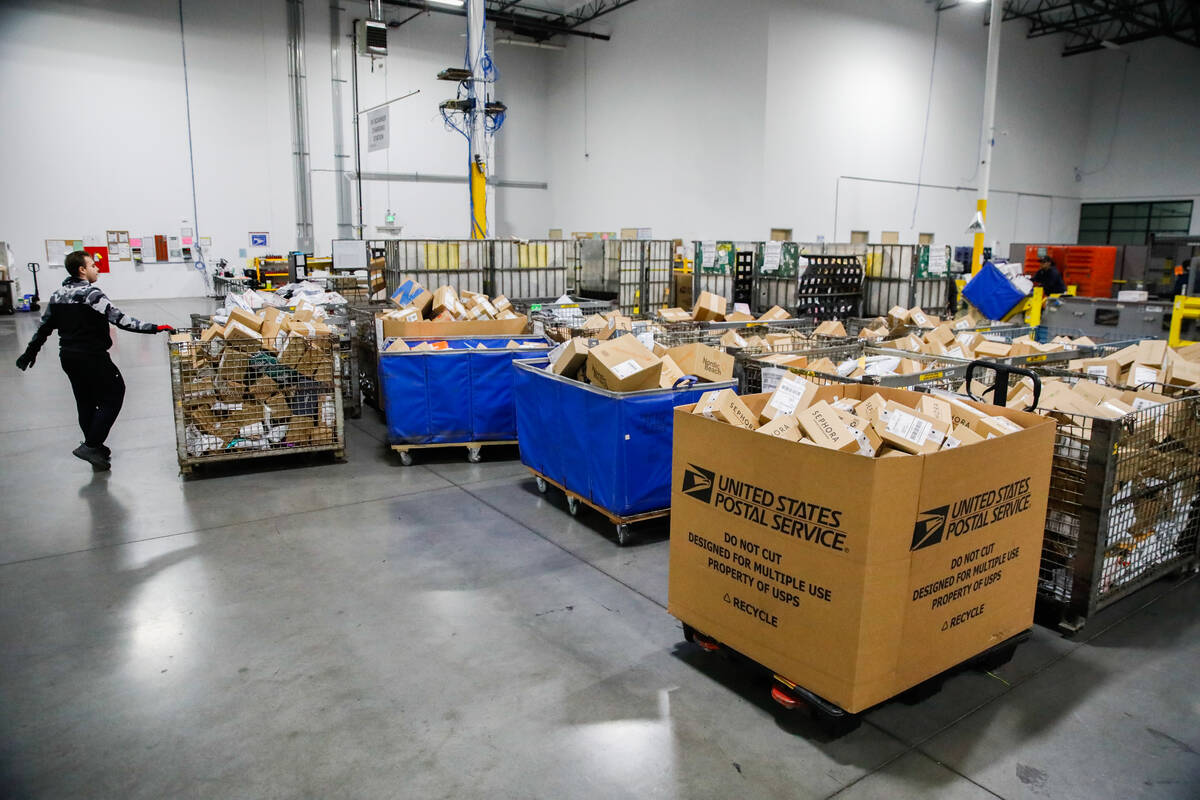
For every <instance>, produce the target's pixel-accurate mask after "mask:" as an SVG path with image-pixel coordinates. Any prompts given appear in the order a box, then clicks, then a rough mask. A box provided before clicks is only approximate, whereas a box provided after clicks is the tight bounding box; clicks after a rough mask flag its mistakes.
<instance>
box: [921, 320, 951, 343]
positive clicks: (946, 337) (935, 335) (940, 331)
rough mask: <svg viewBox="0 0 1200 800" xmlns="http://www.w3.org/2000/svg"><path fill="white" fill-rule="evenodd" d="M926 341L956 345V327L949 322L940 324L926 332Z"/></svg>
mask: <svg viewBox="0 0 1200 800" xmlns="http://www.w3.org/2000/svg"><path fill="white" fill-rule="evenodd" d="M925 341H927V342H937V343H938V344H940V345H942V346H943V347H946V348H950V347H953V346H954V328H953V326H951V325H950V324H949V323H945V324H942V325H938V326H937V327H936V328H934V329H933V330H931V331H930V332H929V333H927V334H925Z"/></svg>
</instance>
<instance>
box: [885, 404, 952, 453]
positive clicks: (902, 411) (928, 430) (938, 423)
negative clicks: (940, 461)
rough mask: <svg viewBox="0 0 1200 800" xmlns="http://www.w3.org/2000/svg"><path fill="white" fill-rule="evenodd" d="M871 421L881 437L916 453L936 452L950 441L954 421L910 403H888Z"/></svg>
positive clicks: (893, 445) (891, 443) (895, 445)
mask: <svg viewBox="0 0 1200 800" xmlns="http://www.w3.org/2000/svg"><path fill="white" fill-rule="evenodd" d="M871 424H872V425H873V426H874V427H875V432H876V433H877V434H879V438H881V439H882V440H883V441H885V442H887V443H888V444H889V445H891V446H892V447H893V448H895V449H896V450H903V451H905V452H907V453H912V454H914V455H926V454H929V453H935V452H937V451H938V449H939V448H941V446H942V443H943V442H944V441H946V434H947V433H949V432H950V427H951V424H950V423H948V422H944V421H942V420H939V419H934V418H933V417H930V416H928V415H926V414H922V413H921V412H920V411H917V410H916V409H915V408H911V407H909V406H905V405H900V404H893V403H888V405H887V408H886V409H885V410H884V411H882V412H880V413H879V414H878V415H877V416H875V417H874V418H872V420H871Z"/></svg>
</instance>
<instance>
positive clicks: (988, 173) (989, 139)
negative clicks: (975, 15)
mask: <svg viewBox="0 0 1200 800" xmlns="http://www.w3.org/2000/svg"><path fill="white" fill-rule="evenodd" d="M1003 6H1004V3H1003V2H1002V0H992V8H991V17H990V21H989V23H988V51H987V68H986V70H985V72H984V81H983V132H982V134H983V146H982V147H981V148H980V153H981V154H982V155H981V159H982V160H981V161H980V164H979V167H980V171H979V199H978V200H977V201H976V202H975V219H974V221H972V223H971V230H973V231H974V232H975V237H974V239H975V241H974V243H973V246H972V248H971V274H972V275H974V274H975V273H976V272H979V270H980V269H981V268H982V267H983V238H984V235H985V233H986V230H987V225H986V223H987V204H988V189H989V188H990V186H991V182H992V151H993V150H994V149H995V147H996V83H997V81H998V79H999V75H1000V26H1001V25H1002V24H1003V23H1002V20H1001V17H1002V15H1003Z"/></svg>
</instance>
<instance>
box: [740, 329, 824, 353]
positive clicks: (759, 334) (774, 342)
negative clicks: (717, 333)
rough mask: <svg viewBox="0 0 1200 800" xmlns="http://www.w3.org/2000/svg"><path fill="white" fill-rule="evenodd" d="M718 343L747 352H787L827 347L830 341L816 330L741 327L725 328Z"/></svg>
mask: <svg viewBox="0 0 1200 800" xmlns="http://www.w3.org/2000/svg"><path fill="white" fill-rule="evenodd" d="M822 324H828V323H822ZM718 343H719V344H720V345H721V346H722V347H724V348H726V349H736V350H740V351H744V352H747V353H788V352H792V351H795V350H805V349H812V348H816V347H828V346H829V344H830V342H829V341H828V339H827V338H826V337H825V336H824V335H822V334H821V333H820V328H818V329H817V331H814V332H812V333H809V332H807V331H804V330H800V329H798V328H778V327H776V328H775V329H772V328H771V327H770V326H768V327H766V328H762V327H757V328H743V329H742V330H741V331H735V330H727V331H725V333H723V334H721V337H720V339H718Z"/></svg>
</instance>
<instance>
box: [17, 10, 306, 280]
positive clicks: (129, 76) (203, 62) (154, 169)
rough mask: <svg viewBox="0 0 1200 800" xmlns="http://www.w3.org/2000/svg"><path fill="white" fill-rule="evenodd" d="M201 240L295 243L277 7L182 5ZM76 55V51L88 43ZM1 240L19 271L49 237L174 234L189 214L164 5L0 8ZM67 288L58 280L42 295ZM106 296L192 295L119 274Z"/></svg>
mask: <svg viewBox="0 0 1200 800" xmlns="http://www.w3.org/2000/svg"><path fill="white" fill-rule="evenodd" d="M184 10H185V14H184V17H185V20H184V22H185V27H186V30H187V42H188V54H187V57H188V72H189V78H190V87H191V97H192V125H193V132H194V134H195V136H194V139H195V147H194V153H195V159H196V176H197V181H196V194H197V201H198V205H199V225H200V232H201V233H204V234H205V235H211V236H212V237H213V244H214V247H213V253H214V254H215V255H226V256H227V257H230V258H231V259H232V258H233V257H236V255H237V248H238V247H244V246H245V245H246V233H247V231H248V230H265V231H269V232H270V233H271V234H272V236H273V237H274V241H275V242H279V243H286V242H287V241H289V240H290V239H291V237H292V233H293V224H294V223H293V205H292V201H291V172H290V166H289V163H290V162H289V161H288V158H289V151H290V133H289V130H288V128H287V119H288V118H287V115H286V108H287V106H288V104H289V102H290V101H289V98H288V94H287V84H286V62H285V60H284V42H285V38H284V36H285V26H284V24H283V6H282V4H281V3H276V2H272V1H271V0H260V1H259V2H246V3H233V2H229V3H208V2H201V1H200V0H186V2H185V4H184ZM85 45H86V46H85ZM0 108H4V109H5V117H6V119H7V123H6V125H5V133H4V146H3V148H0V174H3V175H4V176H5V188H6V191H5V192H4V193H3V196H2V197H0V220H2V221H3V222H2V227H3V230H2V231H0V236H2V237H3V238H4V239H6V240H7V241H9V242H10V243H11V244H12V246H13V248H14V251H15V252H14V255H15V258H16V260H17V263H18V264H22V265H23V264H24V263H25V262H27V261H38V262H40V263H42V264H45V262H46V255H45V248H44V240H45V239H47V238H67V237H72V238H75V237H84V236H87V235H99V236H101V237H102V236H103V235H104V232H105V230H106V229H124V230H129V231H130V232H131V233H132V234H134V235H137V234H143V233H146V234H154V233H158V234H164V235H172V234H173V235H178V234H179V229H180V227H181V226H182V223H181V221H182V220H184V219H188V220H192V219H193V217H194V216H195V214H194V212H193V204H192V181H191V175H190V171H189V166H188V141H187V126H186V116H185V113H186V112H185V104H184V88H183V62H182V53H181V48H180V33H179V7H178V3H177V2H175V1H174V0H126V1H125V2H122V3H120V4H119V5H115V6H114V4H111V3H99V2H66V1H65V0H50V1H48V2H40V1H39V2H34V1H33V0H24V1H18V2H6V3H4V4H3V5H0ZM64 276H65V272H64V271H63V270H62V269H61V268H60V269H57V270H49V271H48V272H47V273H46V274H45V278H46V281H45V282H46V283H57V282H58V281H59V280H61V279H62V278H63V277H64ZM102 285H103V286H104V287H105V288H106V290H107V291H108V293H109V294H110V295H111V296H113V297H115V298H124V297H167V296H182V295H195V294H201V293H203V291H204V289H203V287H204V283H203V280H202V279H201V277H200V276H199V274H198V273H197V272H196V271H195V270H194V269H192V268H191V267H190V266H187V265H183V264H147V265H145V266H144V267H136V268H135V267H134V266H132V265H130V264H118V265H115V266H114V267H113V272H112V273H111V274H109V275H107V276H105V277H104V278H103V282H102Z"/></svg>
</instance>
